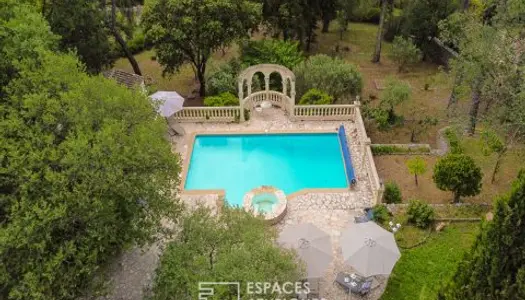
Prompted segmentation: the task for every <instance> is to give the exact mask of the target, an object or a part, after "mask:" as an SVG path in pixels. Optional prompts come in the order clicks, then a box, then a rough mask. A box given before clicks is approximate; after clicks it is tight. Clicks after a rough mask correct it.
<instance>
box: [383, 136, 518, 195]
mask: <svg viewBox="0 0 525 300" xmlns="http://www.w3.org/2000/svg"><path fill="white" fill-rule="evenodd" d="M468 144H470V145H471V148H470V149H473V148H474V147H475V146H474V145H472V142H470V143H468ZM468 152H470V151H468V150H467V154H469V155H471V156H472V157H473V158H474V160H475V161H476V163H477V164H478V165H479V166H480V167H481V169H482V172H483V174H484V176H483V181H482V189H481V193H480V194H479V195H477V196H475V197H464V198H462V201H463V202H468V203H487V204H491V203H492V202H493V200H494V199H495V198H496V197H497V196H499V195H501V194H503V193H506V192H508V191H509V189H510V187H511V184H512V181H514V179H515V178H516V176H517V174H518V172H519V170H520V168H522V167H525V164H523V163H522V159H523V155H522V154H521V153H522V152H521V151H515V152H511V153H509V154H508V155H507V156H506V157H505V158H504V159H503V162H502V165H501V168H500V171H499V172H498V174H497V176H496V181H495V182H494V183H491V175H492V168H493V166H494V163H495V157H494V156H483V155H472V154H471V153H468ZM411 157H413V156H409V155H384V156H375V157H374V161H375V163H376V167H377V172H378V174H379V177H380V178H381V179H382V180H383V181H384V182H389V181H393V182H395V183H397V184H398V185H399V187H400V188H401V193H402V195H403V202H408V201H409V200H410V199H420V200H424V201H425V202H428V203H450V202H451V201H452V193H451V192H445V191H441V190H439V189H438V188H437V187H436V185H435V183H434V181H433V180H432V170H433V169H434V165H435V164H436V162H437V160H438V159H439V158H438V157H435V156H427V155H425V156H421V157H422V158H424V160H425V161H426V162H427V171H426V172H425V174H423V175H419V176H418V179H419V185H418V186H416V184H415V180H414V176H413V175H411V174H410V173H409V172H408V168H407V166H406V161H407V160H408V159H410V158H411Z"/></svg>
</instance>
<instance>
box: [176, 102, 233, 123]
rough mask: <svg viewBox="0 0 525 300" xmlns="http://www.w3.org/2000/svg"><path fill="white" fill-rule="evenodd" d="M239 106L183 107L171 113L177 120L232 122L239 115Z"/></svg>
mask: <svg viewBox="0 0 525 300" xmlns="http://www.w3.org/2000/svg"><path fill="white" fill-rule="evenodd" d="M240 111H241V109H240V107H239V106H221V107H207V106H206V107H204V106H203V107H185V108H184V109H183V110H181V111H179V112H177V113H175V114H174V115H173V117H174V119H175V120H177V121H179V122H234V121H237V120H238V119H239V116H240Z"/></svg>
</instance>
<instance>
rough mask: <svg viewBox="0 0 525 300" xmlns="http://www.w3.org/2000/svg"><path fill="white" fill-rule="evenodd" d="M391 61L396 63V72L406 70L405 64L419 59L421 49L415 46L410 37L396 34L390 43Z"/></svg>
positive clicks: (413, 62)
mask: <svg viewBox="0 0 525 300" xmlns="http://www.w3.org/2000/svg"><path fill="white" fill-rule="evenodd" d="M390 56H391V58H392V60H393V61H395V62H396V63H397V65H398V72H404V71H406V68H407V66H409V65H412V64H415V63H417V62H419V61H420V60H421V50H419V49H418V48H417V46H416V45H415V44H414V42H413V41H412V39H411V38H406V39H405V38H403V37H402V36H396V37H395V38H394V42H393V43H392V53H391V54H390Z"/></svg>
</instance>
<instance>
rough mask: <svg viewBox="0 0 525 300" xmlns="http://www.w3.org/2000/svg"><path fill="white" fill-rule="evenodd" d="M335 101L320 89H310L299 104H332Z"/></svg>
mask: <svg viewBox="0 0 525 300" xmlns="http://www.w3.org/2000/svg"><path fill="white" fill-rule="evenodd" d="M333 101H334V97H332V96H330V95H328V94H327V93H325V92H323V91H321V90H318V89H310V90H309V91H308V92H306V94H304V95H303V96H302V97H301V100H299V104H303V105H306V104H315V105H319V104H331V103H332V102H333Z"/></svg>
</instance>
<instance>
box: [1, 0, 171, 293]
mask: <svg viewBox="0 0 525 300" xmlns="http://www.w3.org/2000/svg"><path fill="white" fill-rule="evenodd" d="M17 2H18V1H17ZM17 2H15V1H11V0H3V1H2V4H6V5H2V7H3V8H5V11H4V10H2V13H0V24H2V26H0V32H2V31H4V30H6V31H7V32H11V33H15V32H16V33H17V35H13V34H9V35H4V34H3V33H4V32H2V33H1V34H0V36H1V38H0V46H1V49H0V51H1V52H2V53H6V54H7V55H6V56H2V65H4V63H5V62H7V64H8V65H9V66H10V68H9V69H10V70H11V71H14V72H13V73H11V75H13V76H12V77H10V78H9V80H8V81H7V86H6V87H5V89H3V95H2V106H1V107H2V108H1V114H2V118H1V119H0V140H1V141H2V143H0V156H1V157H2V164H1V166H0V190H1V191H2V192H1V193H0V223H1V224H2V226H1V227H0V240H1V242H0V260H1V261H2V264H1V265H2V267H1V268H0V278H1V288H0V298H2V299H76V298H77V297H79V296H80V294H81V293H82V292H84V291H85V288H86V287H87V286H88V285H89V283H90V280H91V279H92V277H93V275H94V274H95V273H96V272H97V270H98V268H99V267H100V266H101V264H103V263H104V262H106V261H107V260H108V259H109V258H110V257H112V256H114V255H115V254H116V253H118V252H119V251H121V250H122V249H124V248H125V247H126V246H131V245H134V244H138V245H142V244H144V243H146V242H149V241H152V240H153V239H154V238H155V236H157V235H158V234H160V233H161V232H160V231H161V230H162V226H161V220H172V219H173V218H175V217H176V216H177V215H178V212H179V207H178V205H177V202H176V201H174V199H172V195H173V194H172V191H173V189H174V187H175V186H176V185H177V183H178V180H179V179H178V175H177V174H178V172H179V170H180V168H179V164H178V158H177V157H175V156H173V154H172V153H171V150H170V149H171V146H170V144H169V142H167V141H166V140H165V138H164V135H165V132H166V125H165V123H164V122H163V121H162V119H159V118H158V117H157V115H156V113H155V109H152V108H153V107H152V105H151V103H150V101H149V99H148V98H147V97H146V96H145V95H143V94H142V93H140V92H138V91H131V90H128V89H127V88H125V87H122V86H119V85H117V84H116V83H115V82H113V81H110V80H107V79H104V78H102V77H100V76H96V77H91V76H88V75H87V74H85V73H84V72H83V70H84V69H83V67H81V64H80V62H79V60H78V59H77V58H76V57H74V56H73V55H71V54H59V53H55V52H54V50H55V49H56V47H57V45H53V42H56V39H54V38H53V35H52V34H51V33H50V31H49V27H48V26H47V24H46V23H45V21H43V19H42V16H41V15H40V14H39V13H37V12H36V11H35V10H34V9H35V8H34V7H32V6H29V5H26V4H24V3H19V2H18V3H17ZM20 24H23V26H21V25H20ZM11 29H13V31H11ZM47 37H51V39H50V40H49V41H48V40H47ZM21 38H22V39H21ZM26 39H27V40H26ZM15 45H16V46H15ZM28 46H29V47H31V48H30V49H26V47H28ZM18 47H19V50H20V51H19V52H17V53H16V54H15V53H13V52H12V51H13V50H16V49H17V48H18ZM4 59H5V60H6V61H4Z"/></svg>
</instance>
